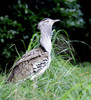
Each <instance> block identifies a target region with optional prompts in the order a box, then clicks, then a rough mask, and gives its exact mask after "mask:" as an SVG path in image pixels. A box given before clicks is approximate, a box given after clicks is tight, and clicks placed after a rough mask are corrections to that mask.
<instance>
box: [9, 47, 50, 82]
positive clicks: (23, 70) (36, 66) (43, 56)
mask: <svg viewBox="0 0 91 100" xmlns="http://www.w3.org/2000/svg"><path fill="white" fill-rule="evenodd" d="M48 59H49V53H48V52H44V51H43V50H42V49H41V48H37V49H33V50H31V51H30V52H28V53H26V54H24V55H23V56H22V58H21V59H20V60H19V61H17V62H16V64H15V67H14V69H13V71H12V72H11V75H10V76H9V78H8V80H7V82H17V81H18V80H23V79H26V78H28V76H31V77H32V75H34V74H35V73H38V72H39V71H40V70H41V69H42V67H45V65H47V64H48Z"/></svg>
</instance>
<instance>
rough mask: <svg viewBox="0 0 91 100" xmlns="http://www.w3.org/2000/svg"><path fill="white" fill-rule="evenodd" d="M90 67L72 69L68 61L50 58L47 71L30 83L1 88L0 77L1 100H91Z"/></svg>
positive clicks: (82, 66) (2, 85) (3, 77)
mask: <svg viewBox="0 0 91 100" xmlns="http://www.w3.org/2000/svg"><path fill="white" fill-rule="evenodd" d="M90 67H91V63H83V64H79V65H78V66H74V65H72V64H71V63H70V62H69V60H66V61H65V60H63V59H61V56H59V57H53V58H52V62H51V65H50V68H49V69H48V70H47V71H46V72H45V73H44V74H43V75H42V76H40V77H39V78H38V81H37V84H38V87H37V88H36V89H35V90H34V89H33V81H31V80H26V81H24V82H21V83H18V84H17V83H16V84H13V83H10V84H4V82H5V80H6V78H7V77H6V75H5V74H4V75H3V74H2V75H1V76H0V100H91V68H90Z"/></svg>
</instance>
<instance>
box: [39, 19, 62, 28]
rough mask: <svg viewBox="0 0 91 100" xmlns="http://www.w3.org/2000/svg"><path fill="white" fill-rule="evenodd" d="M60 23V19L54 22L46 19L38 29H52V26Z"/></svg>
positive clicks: (40, 23)
mask: <svg viewBox="0 0 91 100" xmlns="http://www.w3.org/2000/svg"><path fill="white" fill-rule="evenodd" d="M58 21H60V19H56V20H53V19H50V18H44V19H42V20H41V21H40V22H39V23H38V29H39V30H41V29H42V28H50V29H51V28H52V25H53V24H54V23H55V22H58Z"/></svg>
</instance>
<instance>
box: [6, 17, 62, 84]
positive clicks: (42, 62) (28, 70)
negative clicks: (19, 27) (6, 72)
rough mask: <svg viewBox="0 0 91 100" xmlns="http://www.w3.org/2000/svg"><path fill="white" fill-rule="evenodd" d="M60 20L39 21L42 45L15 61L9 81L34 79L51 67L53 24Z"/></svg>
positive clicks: (47, 19) (45, 19) (46, 19)
mask: <svg viewBox="0 0 91 100" xmlns="http://www.w3.org/2000/svg"><path fill="white" fill-rule="evenodd" d="M58 21H60V19H50V18H44V19H42V20H41V21H40V22H39V23H38V29H39V30H40V36H41V38H40V46H39V47H38V48H36V49H32V50H30V51H29V52H28V53H25V54H24V55H23V56H22V57H21V59H20V60H19V61H17V62H16V63H15V65H14V68H13V70H12V72H11V73H10V76H9V77H8V79H7V83H10V82H19V81H22V80H26V79H28V78H30V80H34V79H35V78H37V77H38V76H40V75H42V74H43V73H44V72H45V71H46V70H47V69H48V68H49V65H50V62H51V50H52V42H51V35H52V26H53V24H54V23H55V22H58Z"/></svg>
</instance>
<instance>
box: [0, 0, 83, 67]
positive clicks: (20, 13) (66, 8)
mask: <svg viewBox="0 0 91 100" xmlns="http://www.w3.org/2000/svg"><path fill="white" fill-rule="evenodd" d="M9 1H10V3H9V2H8V1H5V2H6V4H7V6H6V7H7V8H6V9H8V10H4V8H5V7H4V8H2V9H1V10H0V47H1V48H0V51H1V54H0V62H1V63H0V68H5V67H6V66H7V67H8V68H10V67H11V66H12V63H13V61H14V59H15V58H16V56H15V55H16V49H15V48H16V47H17V50H18V52H19V53H20V54H22V53H23V52H26V46H27V45H28V44H29V40H30V38H31V36H32V35H33V34H34V33H36V32H37V24H38V22H39V21H40V20H41V19H42V18H44V17H50V18H54V19H56V18H59V19H61V22H60V24H58V27H57V28H58V29H59V28H60V27H61V28H65V29H67V28H68V29H69V30H72V27H74V28H76V27H83V26H84V20H83V19H82V16H83V14H82V12H81V10H80V5H79V4H78V3H77V0H61V1H60V0H46V1H42V0H39V1H38V0H27V1H26V0H17V1H15V2H13V1H11V0H9ZM4 5H5V3H4ZM2 11H3V12H2ZM54 15H56V16H54ZM24 43H25V44H24ZM25 45H26V46H25ZM3 60H4V62H3ZM9 62H11V63H9Z"/></svg>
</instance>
